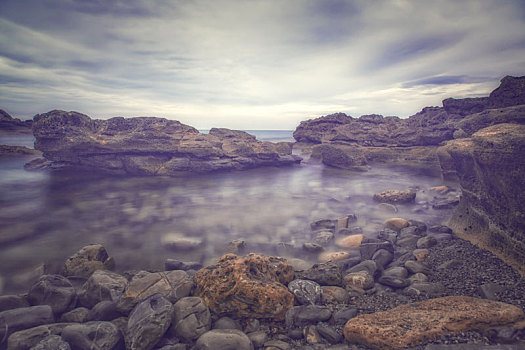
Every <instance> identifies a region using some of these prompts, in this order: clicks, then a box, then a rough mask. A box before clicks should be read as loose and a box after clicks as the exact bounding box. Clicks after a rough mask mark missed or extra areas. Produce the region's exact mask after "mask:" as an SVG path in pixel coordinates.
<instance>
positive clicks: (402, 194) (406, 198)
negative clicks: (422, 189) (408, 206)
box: [374, 190, 416, 204]
mask: <svg viewBox="0 0 525 350" xmlns="http://www.w3.org/2000/svg"><path fill="white" fill-rule="evenodd" d="M414 199H416V192H413V191H403V190H388V191H384V192H380V193H376V194H374V200H375V201H378V202H382V203H392V204H399V203H411V202H413V201H414Z"/></svg>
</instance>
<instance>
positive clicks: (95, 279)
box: [79, 270, 128, 307]
mask: <svg viewBox="0 0 525 350" xmlns="http://www.w3.org/2000/svg"><path fill="white" fill-rule="evenodd" d="M127 284H128V280H127V279H126V278H125V277H123V276H121V275H119V274H118V273H115V272H111V271H106V270H97V271H95V272H93V274H92V275H91V277H89V278H88V280H87V281H86V283H84V285H83V286H82V288H81V290H80V292H79V298H80V302H81V303H82V305H84V306H87V307H93V306H95V305H96V304H98V303H99V302H101V301H104V300H109V301H117V300H118V299H119V298H120V296H121V295H122V293H123V292H124V289H125V288H126V285H127Z"/></svg>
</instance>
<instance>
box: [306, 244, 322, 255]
mask: <svg viewBox="0 0 525 350" xmlns="http://www.w3.org/2000/svg"><path fill="white" fill-rule="evenodd" d="M303 249H304V250H306V251H307V252H309V253H320V252H322V251H323V250H324V248H323V247H322V246H320V245H319V244H316V243H310V242H305V243H303Z"/></svg>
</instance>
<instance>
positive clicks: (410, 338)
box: [344, 296, 524, 349]
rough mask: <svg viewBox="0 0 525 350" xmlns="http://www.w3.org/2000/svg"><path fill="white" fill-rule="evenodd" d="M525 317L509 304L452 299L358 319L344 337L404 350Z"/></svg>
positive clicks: (418, 304) (352, 320)
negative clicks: (449, 335) (445, 335)
mask: <svg viewBox="0 0 525 350" xmlns="http://www.w3.org/2000/svg"><path fill="white" fill-rule="evenodd" d="M523 318H524V314H523V311H522V310H521V309H520V308H518V307H516V306H513V305H510V304H505V303H501V302H496V301H491V300H485V299H477V298H472V297H465V296H449V297H443V298H436V299H429V300H426V301H422V302H418V303H411V304H405V305H401V306H398V307H396V308H394V309H391V310H388V311H383V312H376V313H373V314H368V315H360V316H357V317H355V318H352V319H351V320H349V321H348V322H347V323H346V325H345V328H344V335H345V338H346V340H347V341H349V342H351V343H360V344H363V345H365V346H369V347H371V348H374V349H403V348H405V347H410V346H415V345H417V344H420V343H422V342H425V341H426V340H430V339H435V338H438V337H440V336H442V335H444V334H451V333H457V332H465V331H471V330H486V329H491V328H495V327H498V326H503V325H509V324H512V323H514V322H516V321H519V320H521V319H523Z"/></svg>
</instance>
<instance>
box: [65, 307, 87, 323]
mask: <svg viewBox="0 0 525 350" xmlns="http://www.w3.org/2000/svg"><path fill="white" fill-rule="evenodd" d="M88 313H89V309H88V308H86V307H77V308H76V309H73V310H71V311H69V312H65V313H63V314H62V316H60V320H59V322H73V323H84V322H86V319H87V315H88Z"/></svg>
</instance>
